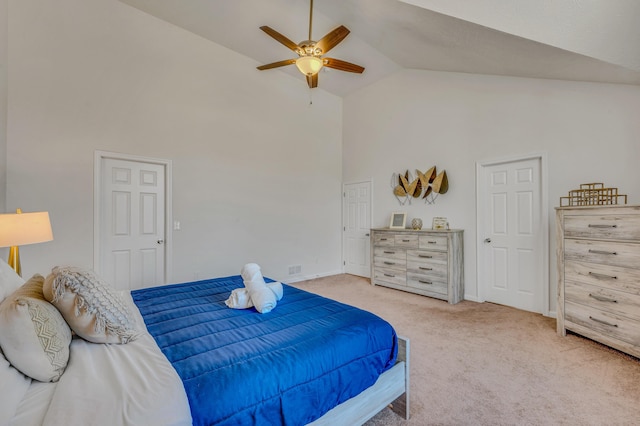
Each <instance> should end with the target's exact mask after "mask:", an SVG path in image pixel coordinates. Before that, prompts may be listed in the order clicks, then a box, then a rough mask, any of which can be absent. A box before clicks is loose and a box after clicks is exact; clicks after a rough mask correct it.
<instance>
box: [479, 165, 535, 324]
mask: <svg viewBox="0 0 640 426" xmlns="http://www.w3.org/2000/svg"><path fill="white" fill-rule="evenodd" d="M480 179H482V181H481V182H480V185H479V193H478V207H479V208H478V214H479V215H480V217H479V220H478V224H479V229H478V237H479V238H481V239H482V242H481V244H480V246H479V247H480V249H479V265H478V266H479V271H480V274H479V285H480V286H482V289H483V293H484V298H485V300H487V301H490V302H495V303H500V304H503V305H508V306H513V307H515V308H519V309H523V310H527V311H533V312H539V313H542V312H543V301H544V285H545V282H546V280H545V279H544V276H543V275H544V262H543V254H544V249H543V242H544V238H543V232H546V231H544V230H543V229H542V226H541V223H542V222H541V217H542V210H541V205H542V203H541V162H540V159H539V158H534V159H527V160H520V161H513V162H508V163H502V164H495V165H489V166H484V167H483V170H482V173H480Z"/></svg>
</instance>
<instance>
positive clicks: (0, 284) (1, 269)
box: [0, 259, 24, 302]
mask: <svg viewBox="0 0 640 426" xmlns="http://www.w3.org/2000/svg"><path fill="white" fill-rule="evenodd" d="M22 284H24V280H23V279H22V277H21V276H20V275H18V274H16V271H14V270H13V268H12V267H11V266H9V264H8V263H7V262H5V261H4V260H2V259H0V302H2V301H3V300H4V298H5V297H7V296H8V295H10V294H11V293H13V292H14V291H16V289H17V288H18V287H20V286H21V285H22Z"/></svg>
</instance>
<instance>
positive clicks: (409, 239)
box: [394, 234, 418, 248]
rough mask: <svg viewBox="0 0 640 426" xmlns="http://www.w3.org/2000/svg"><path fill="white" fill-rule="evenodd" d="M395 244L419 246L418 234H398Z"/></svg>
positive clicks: (410, 246)
mask: <svg viewBox="0 0 640 426" xmlns="http://www.w3.org/2000/svg"><path fill="white" fill-rule="evenodd" d="M394 244H395V245H396V247H404V248H418V236H417V235H416V234H409V235H402V234H401V235H396V237H395V241H394Z"/></svg>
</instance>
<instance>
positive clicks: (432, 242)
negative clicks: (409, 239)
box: [427, 241, 438, 244]
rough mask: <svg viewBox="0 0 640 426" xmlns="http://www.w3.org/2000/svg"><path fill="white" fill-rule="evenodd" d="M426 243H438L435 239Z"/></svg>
mask: <svg viewBox="0 0 640 426" xmlns="http://www.w3.org/2000/svg"><path fill="white" fill-rule="evenodd" d="M427 244H438V242H437V241H427Z"/></svg>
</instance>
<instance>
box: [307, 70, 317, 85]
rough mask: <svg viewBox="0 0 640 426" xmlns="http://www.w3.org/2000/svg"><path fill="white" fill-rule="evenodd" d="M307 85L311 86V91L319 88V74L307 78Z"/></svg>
mask: <svg viewBox="0 0 640 426" xmlns="http://www.w3.org/2000/svg"><path fill="white" fill-rule="evenodd" d="M307 84H308V85H309V89H313V88H314V87H318V73H316V74H314V75H308V76H307Z"/></svg>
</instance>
